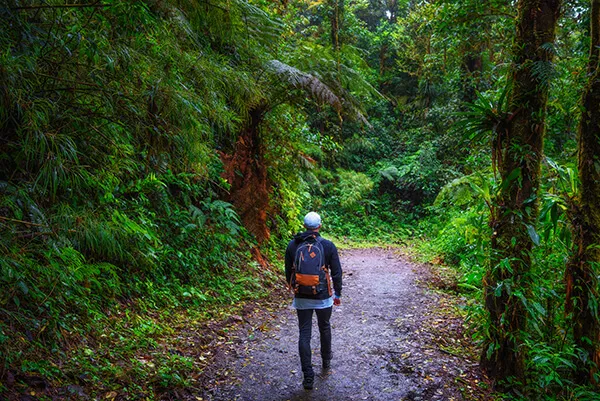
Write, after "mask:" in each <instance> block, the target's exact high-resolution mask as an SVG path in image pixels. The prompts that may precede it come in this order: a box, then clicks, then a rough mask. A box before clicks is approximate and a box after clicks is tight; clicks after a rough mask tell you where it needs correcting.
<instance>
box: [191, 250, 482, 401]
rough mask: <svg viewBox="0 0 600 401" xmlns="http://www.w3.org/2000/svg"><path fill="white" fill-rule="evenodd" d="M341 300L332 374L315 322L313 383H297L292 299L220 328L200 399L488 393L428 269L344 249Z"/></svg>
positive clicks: (451, 299)
mask: <svg viewBox="0 0 600 401" xmlns="http://www.w3.org/2000/svg"><path fill="white" fill-rule="evenodd" d="M341 260H342V266H343V270H344V288H343V297H342V305H341V306H338V307H334V311H333V316H332V319H331V322H332V335H333V352H334V359H333V360H332V369H331V371H330V373H329V374H325V373H323V372H322V371H321V366H320V365H321V357H320V351H319V347H318V344H319V339H318V329H317V327H316V318H314V321H313V338H312V348H313V365H314V366H315V373H316V378H315V388H314V389H313V390H304V389H303V388H302V384H301V383H302V371H301V369H300V360H299V356H298V351H297V340H298V328H297V318H296V314H295V311H294V310H293V309H292V308H291V307H290V304H291V298H290V295H287V294H284V293H282V294H279V295H277V296H276V297H274V298H275V299H271V300H269V302H268V303H264V304H262V305H261V304H260V303H257V304H255V305H253V306H252V307H251V308H250V307H248V308H246V309H245V312H244V313H243V314H242V315H243V316H238V317H236V318H235V320H237V321H238V323H239V324H237V325H236V326H235V329H227V332H223V331H221V333H220V335H221V337H220V338H222V339H223V340H222V341H221V343H222V346H220V347H218V349H217V350H216V351H215V352H216V354H212V358H211V360H212V361H213V363H212V364H211V366H210V368H208V367H207V368H208V369H206V370H205V372H204V375H203V376H204V377H203V380H202V382H203V383H202V388H203V390H202V392H201V393H200V394H195V398H196V399H197V400H228V401H229V400H253V401H254V400H265V401H267V400H273V401H275V400H332V399H335V400H448V401H449V400H488V399H492V396H491V395H490V390H489V388H490V386H489V383H488V382H487V380H486V378H485V377H484V376H483V374H482V373H481V371H480V369H479V368H478V364H477V352H478V351H477V350H476V349H475V347H474V346H473V345H472V341H471V340H470V338H469V337H468V336H467V335H466V333H465V330H464V327H463V326H464V324H463V323H464V317H463V316H462V314H461V312H460V310H461V306H462V304H463V303H464V299H462V298H461V297H460V296H459V295H456V293H454V294H453V293H452V292H451V291H441V290H440V287H447V285H446V284H445V283H444V282H445V280H444V279H443V278H442V277H440V276H439V274H438V273H436V271H434V270H433V269H432V268H431V267H430V266H427V265H422V264H416V263H412V262H409V261H408V258H407V257H406V256H403V255H401V253H400V252H399V251H398V250H394V249H383V248H371V249H352V250H345V251H343V252H342V253H341Z"/></svg>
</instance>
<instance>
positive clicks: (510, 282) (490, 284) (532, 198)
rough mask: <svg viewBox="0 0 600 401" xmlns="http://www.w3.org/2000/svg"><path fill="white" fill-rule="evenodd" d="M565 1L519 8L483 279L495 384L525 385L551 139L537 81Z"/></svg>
mask: <svg viewBox="0 0 600 401" xmlns="http://www.w3.org/2000/svg"><path fill="white" fill-rule="evenodd" d="M560 3H561V2H560V0H520V1H519V3H518V12H519V16H518V19H517V34H516V38H515V43H514V48H513V54H514V62H513V68H512V77H511V79H512V93H511V98H510V116H511V117H510V118H509V120H508V121H507V130H506V132H505V137H504V138H502V140H501V144H502V150H501V152H502V157H501V160H500V164H499V174H500V177H501V182H502V186H501V190H500V193H499V195H498V196H497V198H496V208H495V210H494V212H493V213H492V216H491V221H490V224H491V226H492V227H493V235H492V240H491V245H492V256H491V260H490V269H489V271H488V272H487V274H486V276H485V277H484V281H483V284H484V296H485V307H486V310H487V312H488V314H489V319H490V321H489V324H490V327H489V338H488V339H487V340H486V344H485V346H484V349H483V352H482V355H481V366H482V367H483V368H484V369H485V370H486V371H487V372H488V374H489V375H490V377H492V378H493V379H495V380H496V381H498V380H502V379H506V378H508V377H510V376H514V377H516V378H517V379H522V378H523V377H524V354H523V347H522V338H521V332H522V331H523V330H525V326H526V322H527V316H526V310H525V307H524V305H523V300H522V298H523V297H526V296H527V294H528V289H529V271H530V264H531V248H532V245H533V244H532V238H531V237H532V236H533V235H534V233H533V231H532V230H533V226H534V225H535V221H536V218H537V215H538V203H537V200H536V193H537V190H538V185H539V177H540V165H541V159H542V146H543V138H544V134H545V117H546V103H547V98H548V83H547V82H540V81H539V80H538V79H537V78H536V76H535V75H534V74H533V68H534V66H537V67H541V65H540V63H550V62H551V61H552V57H553V51H552V50H551V49H549V47H548V45H552V43H553V42H554V37H555V28H556V23H557V20H558V17H559V14H560Z"/></svg>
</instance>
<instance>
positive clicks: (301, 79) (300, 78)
mask: <svg viewBox="0 0 600 401" xmlns="http://www.w3.org/2000/svg"><path fill="white" fill-rule="evenodd" d="M266 67H267V68H268V70H269V71H270V72H271V73H273V74H275V75H277V76H278V77H279V78H281V79H284V80H285V82H286V83H287V84H289V85H291V86H293V87H295V88H297V89H302V90H304V91H306V92H308V93H309V94H310V95H311V96H312V97H314V98H315V99H317V100H318V101H320V102H322V103H326V104H329V105H330V106H332V107H333V108H334V109H336V110H337V111H338V112H340V111H341V110H342V101H341V100H340V98H339V97H338V96H337V95H336V94H335V93H334V92H333V91H332V90H331V89H330V88H329V86H327V85H325V84H324V83H323V82H321V80H319V78H317V77H316V76H315V75H311V74H307V73H305V72H303V71H300V70H299V69H297V68H295V67H292V66H290V65H288V64H285V63H282V62H281V61H279V60H270V61H268V62H267V63H266Z"/></svg>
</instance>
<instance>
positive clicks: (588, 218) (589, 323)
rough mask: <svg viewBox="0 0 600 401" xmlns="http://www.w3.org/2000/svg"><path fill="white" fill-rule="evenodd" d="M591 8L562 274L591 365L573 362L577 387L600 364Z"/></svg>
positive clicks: (599, 155) (598, 116)
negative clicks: (569, 248)
mask: <svg viewBox="0 0 600 401" xmlns="http://www.w3.org/2000/svg"><path fill="white" fill-rule="evenodd" d="M591 3H592V12H591V31H590V32H591V47H590V61H589V68H588V73H589V77H590V78H589V79H590V80H589V83H588V85H587V86H586V88H585V91H584V94H583V98H582V115H581V121H580V123H579V131H578V148H579V149H578V151H579V153H578V156H579V160H578V164H579V179H580V182H581V184H580V185H581V187H580V189H581V190H580V196H579V199H578V203H577V205H576V208H575V215H574V218H573V229H574V239H575V252H574V254H573V256H572V257H571V260H569V263H568V264H567V271H566V274H565V280H566V287H567V300H566V301H567V305H566V310H567V311H570V312H571V321H572V327H573V337H574V342H575V345H576V346H577V347H578V348H579V349H580V350H582V351H584V352H585V354H586V355H585V356H586V358H587V360H588V362H593V363H587V364H585V363H583V361H582V360H580V361H579V363H578V371H577V372H576V379H577V381H578V382H580V383H586V382H590V381H591V380H593V374H594V372H595V370H596V369H597V367H598V366H599V365H600V322H599V316H598V301H600V299H599V298H598V295H599V291H598V274H599V271H600V269H598V263H600V248H599V245H600V75H599V74H600V69H599V68H598V67H599V65H598V60H599V57H598V55H599V53H600V50H599V46H600V0H592V2H591Z"/></svg>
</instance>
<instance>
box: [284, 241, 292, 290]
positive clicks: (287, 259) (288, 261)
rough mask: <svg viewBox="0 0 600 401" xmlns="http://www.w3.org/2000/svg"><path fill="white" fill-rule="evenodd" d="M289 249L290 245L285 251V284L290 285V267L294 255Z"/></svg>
mask: <svg viewBox="0 0 600 401" xmlns="http://www.w3.org/2000/svg"><path fill="white" fill-rule="evenodd" d="M291 248H292V246H291V243H290V244H289V245H288V247H287V249H286V250H285V282H286V283H288V284H290V280H291V279H292V265H293V264H294V255H293V253H292V249H291Z"/></svg>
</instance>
